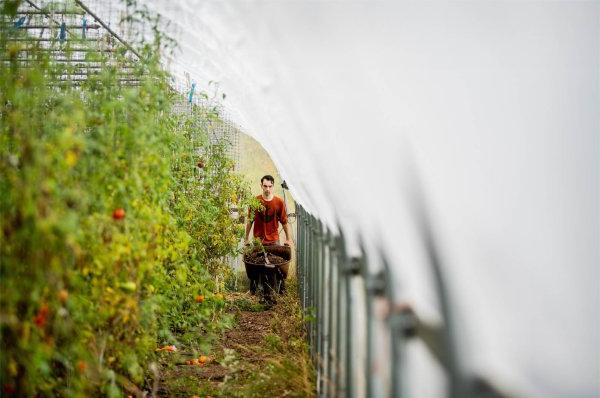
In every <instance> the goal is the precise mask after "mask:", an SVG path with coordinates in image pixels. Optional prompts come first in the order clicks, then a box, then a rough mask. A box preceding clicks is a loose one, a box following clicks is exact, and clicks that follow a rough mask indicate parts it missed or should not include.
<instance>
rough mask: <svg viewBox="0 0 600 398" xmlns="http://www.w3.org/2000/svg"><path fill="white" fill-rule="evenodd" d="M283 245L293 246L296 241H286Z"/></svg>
mask: <svg viewBox="0 0 600 398" xmlns="http://www.w3.org/2000/svg"><path fill="white" fill-rule="evenodd" d="M283 244H284V245H285V246H292V245H293V244H294V241H293V240H291V239H286V241H285V242H283Z"/></svg>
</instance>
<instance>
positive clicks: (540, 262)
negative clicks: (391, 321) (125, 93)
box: [147, 0, 600, 397]
mask: <svg viewBox="0 0 600 398" xmlns="http://www.w3.org/2000/svg"><path fill="white" fill-rule="evenodd" d="M147 4H148V6H149V7H150V8H153V9H154V10H156V11H158V12H160V13H162V14H163V15H164V16H165V17H166V18H168V19H169V20H170V21H171V23H172V24H173V26H174V27H175V29H176V32H177V34H176V38H177V39H178V40H179V42H180V45H181V46H180V51H179V52H178V53H177V55H176V57H175V59H174V61H173V62H172V63H171V68H172V69H173V71H174V73H175V74H176V75H177V76H178V77H179V78H180V79H182V80H181V81H183V76H184V72H188V73H189V75H190V76H191V78H192V79H193V80H194V81H195V82H196V83H197V85H198V86H197V88H199V89H201V90H205V91H207V92H209V93H212V92H214V90H215V84H214V83H211V84H210V85H209V81H212V82H218V88H219V90H220V92H221V91H222V92H224V93H226V94H227V97H226V99H225V100H224V101H223V105H224V107H225V109H226V110H227V112H228V114H229V116H230V117H231V118H232V119H233V121H234V122H236V123H237V124H239V125H240V126H241V128H242V129H243V130H244V131H245V132H247V133H249V134H250V135H252V136H254V137H255V138H256V139H257V140H258V141H260V142H261V143H262V144H263V146H264V147H265V148H266V149H267V150H268V152H269V153H270V155H271V156H272V157H273V159H274V161H275V163H276V164H277V166H278V167H279V169H280V172H281V174H282V175H283V176H284V177H285V178H286V180H287V181H288V184H289V186H290V188H291V190H292V193H293V194H294V197H295V198H296V200H297V201H298V202H300V203H301V204H302V205H303V206H304V207H305V208H306V209H307V210H308V211H310V212H311V213H312V214H314V215H316V216H317V217H319V218H320V219H322V220H324V221H325V222H326V223H328V224H329V225H331V226H332V228H335V227H336V226H337V225H338V224H339V225H341V226H342V228H343V230H344V231H345V233H347V234H348V235H350V236H358V235H359V234H360V236H362V238H363V239H364V241H365V246H366V247H367V251H368V253H367V254H369V255H371V256H372V257H374V256H375V250H374V248H375V247H379V246H383V247H384V248H385V251H386V253H387V255H388V256H389V259H390V261H391V263H392V265H393V267H394V271H395V279H396V280H395V283H396V284H397V286H398V289H399V290H400V291H401V295H402V297H403V298H404V299H405V300H409V301H411V302H412V303H414V306H415V307H416V308H417V310H418V311H419V312H420V313H422V314H425V315H427V314H429V316H431V317H435V316H436V315H437V303H436V301H435V294H434V292H433V289H432V287H431V286H432V283H431V277H430V275H429V272H428V269H429V267H428V265H427V261H426V256H424V253H423V242H422V234H421V232H420V230H419V228H418V225H417V224H416V222H415V217H414V205H415V203H414V201H415V198H417V199H416V200H418V201H419V202H420V205H422V206H423V207H424V208H425V209H426V211H427V214H428V216H429V218H430V220H431V223H432V227H433V231H434V234H435V239H436V241H437V243H438V245H439V247H440V249H441V251H440V255H441V259H442V266H443V268H444V273H445V277H446V278H447V280H448V283H449V284H450V293H451V298H452V305H453V309H454V314H455V316H456V319H457V325H458V328H459V329H458V333H459V337H460V352H461V355H462V356H463V359H464V362H465V366H466V368H467V369H470V370H473V371H474V372H477V373H480V374H484V375H486V376H489V377H491V378H492V379H494V380H495V381H496V382H499V383H500V384H502V385H504V386H506V387H508V388H509V390H511V391H515V392H517V393H521V394H524V395H526V396H538V397H593V396H598V395H599V394H600V386H599V384H598V383H599V375H600V365H599V361H600V359H599V357H600V344H599V340H600V337H599V334H600V328H599V318H600V315H599V314H600V310H599V303H600V296H599V294H600V293H599V290H600V286H599V284H600V282H599V281H600V274H599V268H600V266H599V265H600V255H599V242H600V238H599V224H600V212H599V203H600V197H599V183H600V167H599V166H600V165H599V159H600V142H599V136H600V123H599V120H600V119H599V114H600V112H599V111H600V95H599V89H600V81H599V74H600V72H599V71H600V63H599V59H600V52H599V51H600V50H599V49H600V40H599V38H600V28H599V26H600V22H599V21H600V11H599V9H600V3H598V2H540V3H536V2H526V3H522V2H501V3H492V2H460V3H449V4H447V3H443V4H439V3H415V2H409V3H403V2H400V3H397V2H393V1H389V2H338V1H328V2H313V1H310V2H308V1H307V2H287V1H286V2H284V1H281V2H278V1H268V2H267V1H264V2H251V3H248V2H214V1H210V2H203V1H188V0H173V1H168V2H167V1H156V2H155V1H152V2H150V1H148V2H147ZM418 191H421V192H422V197H421V196H419V195H417V192H418ZM419 198H421V199H419ZM421 200H422V201H423V202H421ZM414 351H416V352H417V351H418V352H420V350H418V349H416V350H414ZM415 355H416V357H418V356H419V355H422V354H415ZM412 363H414V364H417V365H414V368H413V369H411V370H409V373H410V374H411V375H414V380H419V379H420V380H428V377H429V375H428V374H427V373H428V372H432V373H436V371H432V370H431V369H432V367H431V366H429V367H428V366H423V363H424V362H423V360H422V359H418V358H416V359H415V361H413V362H412ZM418 364H421V365H418ZM428 369H429V370H428ZM437 373H439V372H437ZM438 378H439V377H438ZM419 391H420V392H419ZM413 393H414V396H425V395H431V396H435V395H436V394H438V393H439V391H438V390H436V389H435V388H430V387H429V386H426V387H424V389H423V390H418V389H415V390H413Z"/></svg>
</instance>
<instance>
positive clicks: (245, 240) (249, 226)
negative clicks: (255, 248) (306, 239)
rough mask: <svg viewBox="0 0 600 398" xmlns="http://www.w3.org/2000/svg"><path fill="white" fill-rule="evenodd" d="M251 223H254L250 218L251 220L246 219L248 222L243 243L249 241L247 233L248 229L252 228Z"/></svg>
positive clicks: (248, 232)
mask: <svg viewBox="0 0 600 398" xmlns="http://www.w3.org/2000/svg"><path fill="white" fill-rule="evenodd" d="M252 224H254V220H252V221H250V220H248V222H247V223H246V238H245V239H244V243H250V241H249V240H248V235H250V230H251V229H252ZM286 236H287V235H286Z"/></svg>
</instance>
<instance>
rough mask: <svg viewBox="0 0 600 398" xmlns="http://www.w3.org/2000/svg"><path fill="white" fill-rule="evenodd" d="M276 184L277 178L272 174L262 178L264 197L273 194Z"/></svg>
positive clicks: (269, 196)
mask: <svg viewBox="0 0 600 398" xmlns="http://www.w3.org/2000/svg"><path fill="white" fill-rule="evenodd" d="M274 185H275V179H274V178H273V176H271V175H268V174H267V175H266V176H264V177H263V178H261V179H260V187H261V188H262V191H263V197H265V198H266V199H270V198H271V197H272V196H273V186H274Z"/></svg>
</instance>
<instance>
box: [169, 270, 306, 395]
mask: <svg viewBox="0 0 600 398" xmlns="http://www.w3.org/2000/svg"><path fill="white" fill-rule="evenodd" d="M287 282H288V283H287V284H288V286H287V287H288V288H287V291H286V294H284V295H282V296H279V297H278V302H277V304H276V305H275V306H274V307H273V308H272V309H271V310H269V311H265V310H264V307H263V306H262V305H260V304H259V303H258V301H257V299H256V297H253V296H250V295H248V294H246V293H239V292H230V293H229V294H227V295H226V300H227V304H226V308H227V310H228V312H229V313H230V314H231V315H233V316H234V325H233V327H232V328H231V329H230V330H228V331H227V332H225V333H224V334H223V336H222V337H221V339H220V340H219V341H217V342H215V344H214V346H213V349H212V352H206V353H205V354H206V355H208V356H209V357H210V358H211V361H210V362H209V363H207V364H206V366H203V367H194V366H185V365H182V362H185V359H186V355H187V354H188V353H186V352H185V347H184V348H183V350H182V352H181V353H178V354H177V355H171V356H169V358H170V360H169V361H167V362H168V363H167V362H165V363H163V383H162V386H161V389H160V392H159V396H179V397H190V396H192V395H197V396H200V397H206V396H211V397H215V398H216V397H234V398H235V397H240V398H241V397H244V398H246V397H266V396H271V397H314V396H315V389H314V385H315V375H314V369H313V367H312V363H311V360H310V357H309V354H308V352H309V351H308V346H307V343H306V336H305V328H304V323H303V322H304V321H303V317H302V313H301V309H300V306H299V302H298V297H297V286H296V283H295V280H294V279H289V280H288V281H287ZM192 354H193V355H197V354H198V353H196V352H194V353H189V356H190V357H191V356H192Z"/></svg>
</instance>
